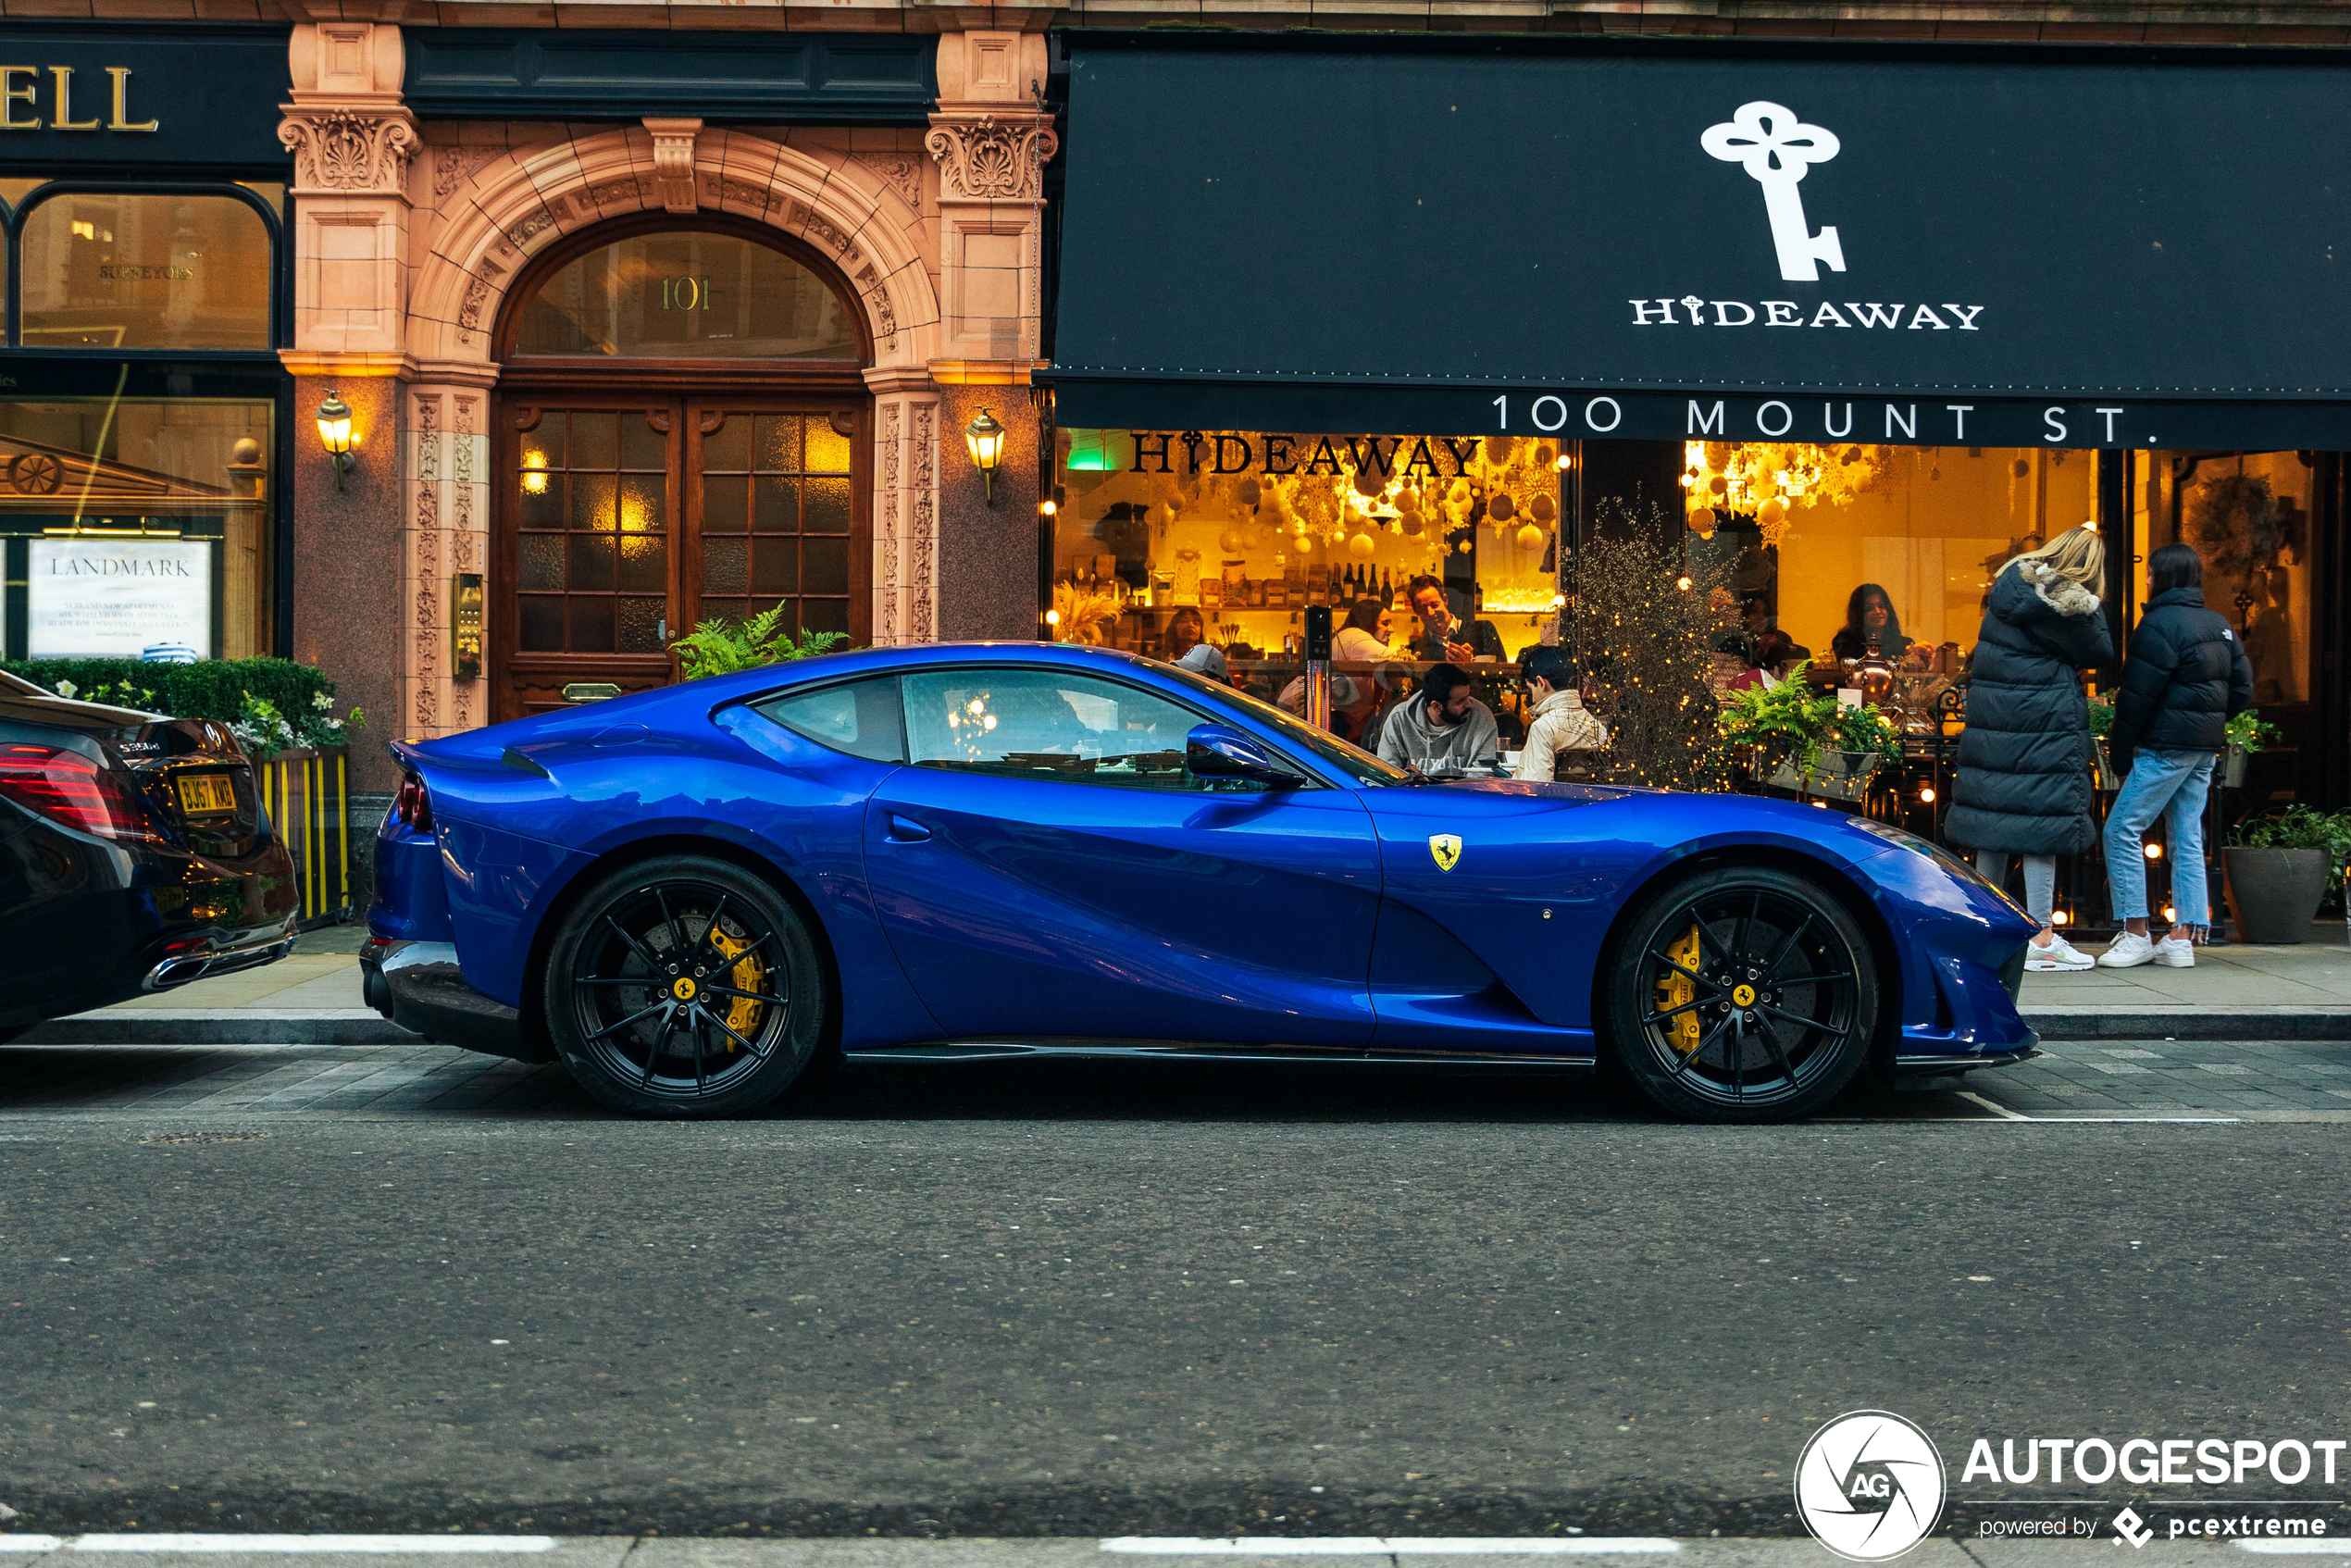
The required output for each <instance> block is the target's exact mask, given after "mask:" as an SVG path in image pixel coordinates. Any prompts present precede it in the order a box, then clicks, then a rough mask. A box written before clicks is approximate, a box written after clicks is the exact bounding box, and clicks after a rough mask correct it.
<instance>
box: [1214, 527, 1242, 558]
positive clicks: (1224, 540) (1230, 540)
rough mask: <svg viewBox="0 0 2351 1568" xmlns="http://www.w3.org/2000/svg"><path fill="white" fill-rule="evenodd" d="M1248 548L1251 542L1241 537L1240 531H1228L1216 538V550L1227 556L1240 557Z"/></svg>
mask: <svg viewBox="0 0 2351 1568" xmlns="http://www.w3.org/2000/svg"><path fill="white" fill-rule="evenodd" d="M1248 547H1249V541H1247V540H1245V539H1243V538H1242V537H1241V530H1240V529H1225V531H1224V532H1223V533H1220V534H1218V535H1217V536H1216V548H1218V549H1219V550H1222V551H1223V552H1224V553H1225V554H1227V555H1238V554H1240V553H1241V552H1242V551H1243V550H1245V549H1247V548H1248Z"/></svg>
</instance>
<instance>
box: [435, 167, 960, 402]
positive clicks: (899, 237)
mask: <svg viewBox="0 0 2351 1568" xmlns="http://www.w3.org/2000/svg"><path fill="white" fill-rule="evenodd" d="M442 201H443V205H442V210H441V215H440V216H441V223H440V225H439V226H438V229H437V230H436V232H435V233H434V236H433V243H432V247H431V250H430V252H429V254H428V255H427V256H426V257H425V260H424V263H423V265H422V267H421V268H420V269H419V272H418V276H417V283H416V287H415V288H414V290H413V291H412V292H410V295H409V305H408V324H407V326H408V330H407V345H408V352H409V353H410V354H411V355H414V356H415V357H416V358H417V360H419V361H421V362H424V363H425V364H426V365H429V366H430V367H432V370H433V371H436V372H439V371H444V370H459V369H461V368H463V367H482V368H484V369H487V368H488V367H490V366H491V357H490V356H491V348H492V344H491V327H492V324H493V323H494V322H495V321H496V319H497V317H498V311H499V307H500V305H502V304H503V303H504V299H505V295H506V292H507V290H508V289H509V288H510V287H511V286H512V285H513V283H514V280H515V278H516V274H518V273H519V272H520V271H521V270H522V268H523V267H524V266H525V265H526V264H527V263H528V262H529V260H530V259H531V257H533V256H534V255H538V254H539V253H540V252H541V251H542V250H544V249H546V248H547V247H548V246H549V245H552V244H554V243H557V242H558V241H559V240H561V239H562V238H563V237H565V236H566V235H569V234H573V233H576V232H578V231H579V230H583V229H587V228H590V227H591V226H593V225H595V224H599V223H602V222H603V221H604V220H605V219H607V218H617V217H620V216H622V215H624V214H628V213H639V212H648V211H651V212H661V211H669V212H675V213H678V214H680V215H681V216H682V215H684V214H688V213H691V212H694V211H698V210H699V211H711V212H724V213H731V214H733V215H735V216H736V217H739V218H750V219H752V220H753V221H754V222H758V223H762V224H765V225H766V226H768V227H770V228H774V229H776V230H780V231H782V232H784V233H787V234H790V235H793V236H795V237H797V238H798V239H800V240H802V242H804V243H807V244H808V245H810V246H811V247H813V248H814V249H815V250H816V251H817V252H819V253H820V254H822V255H825V256H826V257H827V258H829V259H830V260H831V261H832V263H833V265H834V266H836V267H837V268H840V272H841V274H842V276H843V277H845V278H846V279H848V280H849V286H850V287H851V289H852V290H853V291H854V292H856V294H857V296H858V299H859V301H860V303H861V305H862V306H863V308H864V310H865V319H866V328H867V330H868V332H869V334H870V336H871V339H872V342H873V345H874V363H873V367H872V369H874V370H877V371H892V372H901V373H903V372H916V373H920V372H921V371H922V370H923V369H924V367H926V366H927V364H928V363H929V361H930V359H931V358H932V356H933V355H934V354H935V353H936V352H937V342H938V337H939V295H938V290H937V288H936V286H935V285H934V283H933V281H932V279H931V274H930V270H929V268H928V266H927V263H926V260H925V256H924V248H925V247H924V228H923V217H922V214H921V212H920V211H919V210H918V209H917V208H916V207H915V206H914V205H911V204H910V203H909V201H908V200H907V198H906V196H905V195H904V193H902V192H901V191H900V190H899V189H898V188H896V187H895V186H894V185H893V184H891V183H890V182H889V181H888V180H884V179H883V178H882V177H881V175H879V174H877V173H876V172H875V171H874V170H873V169H872V168H867V167H866V166H865V165H864V164H863V163H861V162H859V161H858V160H856V159H855V158H852V156H849V155H848V154H846V153H840V152H834V151H831V150H829V149H825V148H799V147H790V146H786V145H784V144H783V143H777V142H771V141H768V140H766V139H765V138H764V137H759V136H751V135H746V134H744V133H742V132H740V131H700V130H697V131H693V132H690V133H688V134H683V135H679V134H674V133H668V132H667V131H666V128H665V134H662V135H658V136H657V135H655V134H654V133H653V131H647V130H645V129H643V128H641V127H630V128H628V129H626V130H614V131H602V132H599V133H597V134H595V135H591V136H586V137H582V138H580V139H578V140H576V141H568V142H562V143H556V144H554V145H553V146H541V147H535V148H531V147H522V148H516V149H513V150H511V151H508V152H505V153H503V154H501V155H499V156H496V157H493V158H491V160H490V161H489V162H487V163H485V164H484V165H483V166H482V167H480V168H478V169H475V170H473V171H472V172H471V173H470V174H469V175H468V176H467V177H466V179H465V180H464V181H463V182H462V183H461V184H460V185H459V186H458V188H457V189H455V190H454V191H452V192H450V193H448V194H447V195H446V196H445V197H443V199H442ZM429 373H430V372H429Z"/></svg>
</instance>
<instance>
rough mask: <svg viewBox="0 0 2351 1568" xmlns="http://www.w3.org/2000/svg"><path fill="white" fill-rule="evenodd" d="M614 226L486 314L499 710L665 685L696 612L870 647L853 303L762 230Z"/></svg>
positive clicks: (861, 345) (868, 488) (868, 437)
mask: <svg viewBox="0 0 2351 1568" xmlns="http://www.w3.org/2000/svg"><path fill="white" fill-rule="evenodd" d="M631 227H632V229H634V230H637V231H635V232H629V231H622V230H604V231H603V232H602V233H600V234H597V235H593V236H591V237H589V240H588V241H587V242H586V243H583V245H581V246H578V247H575V248H573V249H571V250H569V251H567V252H565V253H559V254H558V255H555V256H553V257H550V258H548V260H547V262H546V263H545V264H544V265H543V266H541V268H536V269H534V274H533V275H532V276H529V277H526V278H525V279H523V280H521V283H520V286H518V287H517V288H516V290H515V296H516V300H517V301H518V302H519V303H518V304H517V305H516V306H515V307H513V309H512V310H511V311H510V314H509V318H508V319H506V320H505V321H504V322H502V328H501V330H502V339H501V341H502V343H504V344H505V345H506V347H507V353H506V354H505V355H504V359H505V371H504V376H503V378H502V380H501V383H500V392H499V408H500V417H499V419H498V422H497V425H496V427H495V437H496V440H495V447H494V451H493V453H492V467H493V472H494V473H495V474H496V475H497V477H498V484H499V490H498V503H497V511H496V520H497V529H498V548H497V551H496V554H495V558H494V570H495V572H496V579H497V580H496V581H495V582H494V583H493V584H492V590H491V611H492V619H493V625H492V627H491V658H492V666H491V678H492V681H493V683H494V693H495V699H496V716H498V717H500V718H514V717H519V716H522V715H525V714H530V713H539V712H544V711H546V710H548V709H551V708H559V707H564V706H566V705H570V704H572V703H580V702H591V701H595V700H597V699H598V698H602V697H607V696H613V695H617V694H618V693H620V692H624V691H639V690H642V689H643V688H646V687H649V686H658V685H662V684H664V683H665V682H667V681H669V680H672V679H675V678H677V675H678V664H677V660H676V658H675V656H674V654H673V653H671V652H670V645H671V644H672V643H674V642H675V641H677V640H678V638H679V637H681V636H682V635H684V633H685V632H686V631H687V630H688V629H689V628H691V627H692V626H694V625H695V624H696V623H698V622H700V621H703V620H707V619H712V618H725V619H728V620H741V619H744V618H746V617H748V616H753V615H755V614H758V613H760V612H762V611H765V610H766V609H769V608H771V607H777V606H780V607H781V609H782V612H783V613H782V621H781V624H782V626H783V627H784V628H786V629H788V630H791V631H793V632H800V631H839V632H843V633H846V634H847V635H848V636H849V638H850V640H851V641H852V642H863V641H867V639H868V636H869V631H868V626H869V620H870V616H871V606H872V593H871V584H870V576H871V567H872V557H873V547H872V524H871V517H870V506H871V494H872V488H873V481H872V447H873V442H872V429H871V412H870V404H869V400H868V399H867V397H866V394H865V387H864V384H863V381H862V380H861V379H860V377H859V376H858V370H859V369H860V367H861V366H862V364H863V363H864V360H865V342H864V339H863V336H862V330H861V327H860V318H859V317H858V315H857V313H856V312H855V311H854V310H853V309H852V308H851V307H850V306H849V305H847V304H846V303H845V301H844V298H843V296H842V294H841V292H840V290H839V289H838V287H837V286H836V285H835V284H833V283H831V282H829V281H828V280H827V277H826V275H825V274H824V273H823V272H821V271H820V270H818V268H820V267H821V265H822V264H821V263H820V262H817V261H816V260H815V258H814V257H805V258H803V257H802V256H799V255H794V254H791V253H790V251H789V250H788V249H787V248H786V247H787V245H788V242H784V241H782V240H780V239H779V238H778V237H776V236H772V235H766V234H764V233H758V232H755V231H746V230H743V229H741V228H738V227H735V226H724V225H714V226H713V227H710V228H694V229H686V230H678V229H674V228H669V227H665V226H661V225H660V224H658V223H655V222H648V221H640V222H638V223H636V224H634V225H632V226H631Z"/></svg>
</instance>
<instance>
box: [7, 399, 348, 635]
mask: <svg viewBox="0 0 2351 1568" xmlns="http://www.w3.org/2000/svg"><path fill="white" fill-rule="evenodd" d="M20 379H23V378H20ZM112 380H113V378H112V377H111V376H108V377H107V378H106V381H107V382H108V383H111V381H112ZM272 416H273V410H272V409H271V407H270V405H269V404H267V403H240V402H230V401H226V400H220V401H214V400H208V399H195V398H182V399H172V398H125V399H123V400H122V401H121V402H119V403H117V402H115V401H113V400H112V399H111V398H109V397H106V396H95V397H90V398H50V399H41V400H24V401H18V400H15V399H0V535H13V536H16V538H17V539H18V540H19V541H22V542H18V543H13V544H11V545H10V547H9V550H8V552H7V554H9V556H10V560H9V562H8V565H9V567H10V569H9V570H8V571H6V572H5V573H0V576H5V577H6V578H8V579H12V583H11V586H10V587H9V588H8V590H7V591H6V593H5V594H0V601H4V602H5V620H6V636H7V639H8V641H9V643H10V645H11V646H13V647H15V648H16V649H17V651H18V652H19V654H29V655H30V656H31V657H35V658H41V657H58V658H79V657H92V658H99V657H126V658H132V659H136V658H142V657H146V656H150V655H149V650H150V649H153V650H155V656H161V654H162V652H163V650H164V649H165V648H166V647H179V648H185V649H187V650H188V651H190V652H191V653H193V654H194V655H195V656H197V657H199V658H208V657H209V658H250V657H254V656H255V655H260V654H267V653H269V652H270V651H271V645H272V641H273V638H272V626H273V616H274V610H275V604H276V592H275V580H276V572H275V558H276V557H275V549H274V546H275V541H276V529H274V528H272V527H270V526H269V523H268V518H269V516H270V514H271V513H272V512H273V511H274V509H275V503H276V490H277V484H276V481H277V479H278V476H277V475H276V474H275V473H274V472H273V471H272V467H271V465H272V462H273V460H274V457H275V454H276V451H277V448H276V444H275V442H274V439H273V435H272V430H273V424H274V420H273V417H272ZM304 429H305V433H306V432H307V429H308V426H307V421H306V420H305V426H304ZM314 439H315V438H314ZM312 450H313V451H314V452H315V451H316V450H317V449H316V448H315V447H314V448H313V449H312ZM77 516H79V520H80V522H81V524H82V526H83V527H85V528H92V527H94V528H98V529H115V530H121V532H125V533H131V534H134V535H143V537H141V538H139V539H138V541H137V542H136V543H133V544H129V545H126V546H125V548H124V550H122V551H120V552H118V559H115V560H112V561H107V560H104V559H102V558H100V559H93V558H91V557H92V556H93V555H95V556H99V557H103V551H102V550H101V549H100V545H101V543H102V541H101V540H93V539H87V538H85V539H83V540H74V539H72V538H70V537H69V535H70V532H71V530H72V529H73V527H74V524H75V522H76V520H77Z"/></svg>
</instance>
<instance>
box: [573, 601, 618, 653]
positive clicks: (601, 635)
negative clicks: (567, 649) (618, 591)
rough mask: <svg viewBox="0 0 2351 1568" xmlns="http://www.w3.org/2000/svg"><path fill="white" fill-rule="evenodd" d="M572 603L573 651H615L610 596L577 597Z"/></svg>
mask: <svg viewBox="0 0 2351 1568" xmlns="http://www.w3.org/2000/svg"><path fill="white" fill-rule="evenodd" d="M570 604H571V651H572V652H573V653H612V652H614V642H613V624H612V605H613V602H612V601H611V600H610V599H609V598H603V597H594V598H591V597H586V596H581V597H577V598H574V599H572V600H571V601H570Z"/></svg>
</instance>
